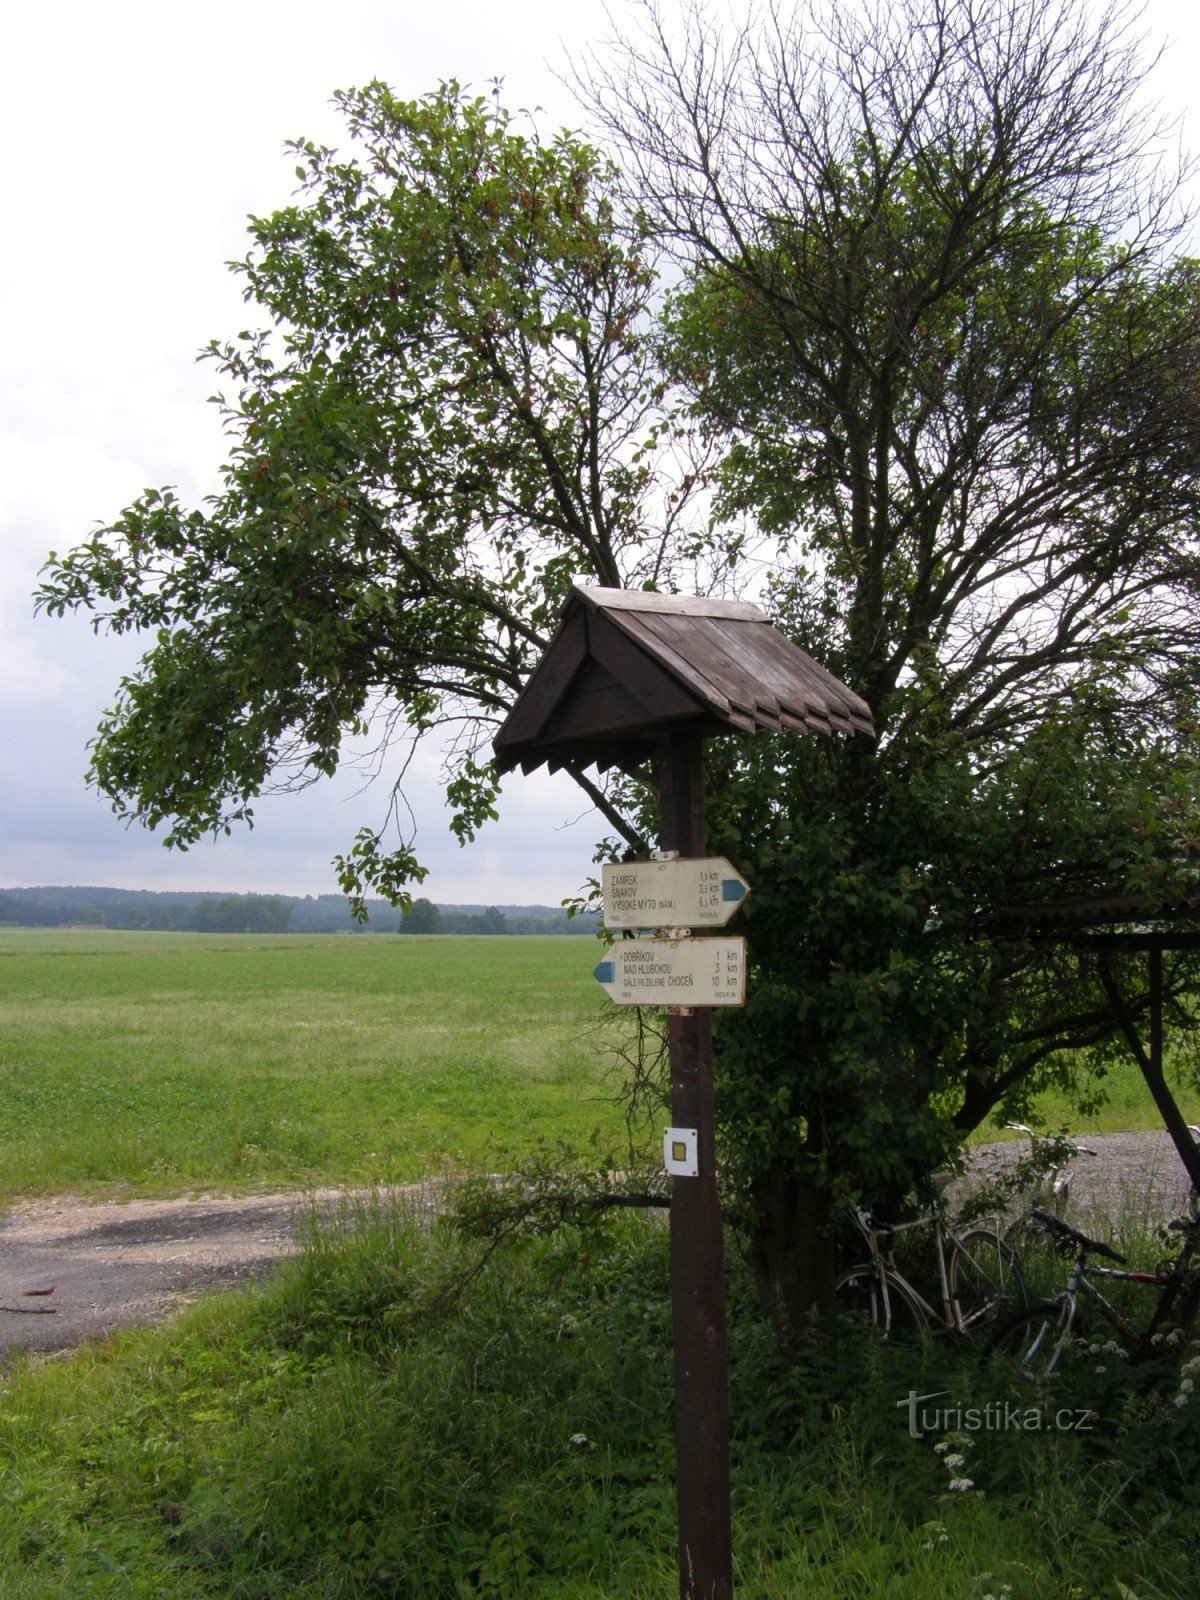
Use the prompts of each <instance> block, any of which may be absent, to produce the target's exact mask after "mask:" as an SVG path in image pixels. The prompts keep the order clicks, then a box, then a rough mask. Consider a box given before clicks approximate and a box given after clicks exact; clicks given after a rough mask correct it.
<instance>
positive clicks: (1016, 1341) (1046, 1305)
mask: <svg viewBox="0 0 1200 1600" xmlns="http://www.w3.org/2000/svg"><path fill="white" fill-rule="evenodd" d="M1072 1310H1073V1308H1072V1305H1071V1302H1070V1301H1069V1300H1066V1299H1063V1300H1047V1301H1045V1302H1043V1303H1042V1304H1041V1305H1036V1306H1030V1307H1029V1308H1028V1310H1025V1311H1019V1312H1017V1313H1016V1314H1015V1315H1014V1316H1011V1317H1004V1318H1002V1319H1001V1320H1000V1322H999V1323H998V1325H997V1326H996V1329H995V1332H994V1333H993V1334H992V1337H991V1339H990V1340H989V1341H988V1346H987V1353H988V1355H989V1356H992V1355H1002V1356H1006V1357H1008V1359H1009V1360H1010V1361H1015V1362H1016V1364H1017V1366H1018V1367H1019V1368H1020V1369H1021V1371H1022V1372H1023V1373H1024V1374H1025V1375H1026V1377H1028V1378H1046V1377H1049V1375H1050V1374H1051V1373H1052V1372H1053V1371H1054V1369H1055V1367H1057V1365H1058V1363H1059V1358H1060V1357H1061V1356H1062V1353H1063V1350H1064V1349H1065V1347H1066V1344H1067V1340H1068V1339H1069V1338H1070V1335H1071V1325H1072V1321H1073V1316H1072Z"/></svg>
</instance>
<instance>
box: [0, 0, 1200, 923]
mask: <svg viewBox="0 0 1200 1600" xmlns="http://www.w3.org/2000/svg"><path fill="white" fill-rule="evenodd" d="M613 9H614V15H615V16H616V17H617V18H620V17H621V15H622V14H623V11H624V6H623V5H622V3H621V0H617V3H616V5H615V6H614V8H613ZM1146 23H1147V27H1148V28H1149V29H1150V31H1151V32H1152V33H1153V34H1154V35H1155V36H1157V37H1160V38H1163V37H1170V38H1171V39H1172V40H1173V41H1174V43H1173V44H1172V46H1171V48H1170V49H1169V51H1168V53H1167V55H1166V57H1165V58H1164V61H1163V64H1162V67H1161V69H1160V71H1159V73H1158V76H1157V84H1156V87H1157V92H1158V94H1159V95H1160V97H1161V98H1162V100H1163V102H1164V104H1166V105H1167V106H1169V107H1171V108H1172V109H1175V110H1178V111H1180V112H1182V113H1185V114H1187V125H1188V126H1189V127H1190V129H1191V137H1190V140H1189V142H1190V144H1191V145H1192V146H1193V147H1194V146H1196V145H1197V144H1200V138H1198V137H1197V133H1196V126H1195V125H1196V122H1197V120H1198V119H1197V118H1196V117H1195V115H1194V114H1192V112H1191V107H1193V106H1195V105H1196V96H1197V89H1196V82H1197V74H1198V72H1200V7H1198V6H1195V5H1194V4H1186V3H1183V0H1150V3H1149V4H1148V5H1147V7H1146ZM608 31H609V26H608V23H607V21H606V18H605V12H604V7H603V5H602V4H600V3H597V0H574V4H573V5H571V6H570V7H568V6H564V5H561V4H552V3H547V0H509V3H508V4H506V5H500V4H495V3H493V4H485V3H483V0H440V3H439V4H437V5H436V6H435V5H430V4H428V3H423V4H416V3H414V0H341V3H340V4H339V5H338V6H336V7H333V6H330V5H328V4H321V5H318V4H316V3H314V0H208V3H207V4H206V5H205V6H204V7H191V8H183V7H176V6H168V5H164V4H163V3H162V0H154V3H143V0H110V3H108V4H107V5H104V6H99V5H96V4H95V3H94V0H91V3H80V0H69V3H61V0H60V3H56V0H42V3H41V4H40V5H39V6H37V7H34V6H22V7H19V8H13V10H12V11H11V12H10V14H9V16H8V18H7V20H6V24H5V30H4V33H5V37H4V49H3V55H2V58H0V148H2V149H3V150H4V152H5V158H6V159H5V219H6V227H5V243H4V249H3V252H2V253H0V283H2V290H3V301H2V303H3V306H4V315H5V321H6V326H5V329H4V336H3V339H2V340H0V369H2V374H3V376H2V380H0V750H2V751H3V773H2V777H3V781H2V782H0V887H11V886H13V885H19V884H25V885H32V884H38V883H88V884H111V885H115V886H123V887H129V888H177V889H184V888H192V889H241V890H255V891H263V892H271V891H274V892H286V893H320V892H327V891H329V890H332V889H334V888H335V887H336V884H335V882H334V878H333V873H332V870H331V868H330V865H329V863H330V860H331V858H332V856H333V855H334V853H335V852H336V851H338V850H339V849H343V848H345V847H346V846H347V845H348V844H349V842H350V840H351V838H352V836H353V834H354V832H355V831H356V829H357V828H358V826H359V825H360V824H361V823H362V822H364V821H375V820H377V818H378V813H379V810H380V807H381V806H382V804H383V796H382V794H379V793H376V794H374V795H372V794H371V793H369V792H368V793H367V794H366V795H362V794H360V793H359V792H358V788H359V786H358V784H357V783H355V782H353V781H349V780H343V779H339V780H335V781H333V782H331V783H329V784H324V785H321V786H319V787H316V788H313V789H310V790H309V791H307V792H306V793H305V794H303V795H293V796H280V797H276V798H268V799H265V800H263V801H262V802H261V803H260V805H259V807H258V819H259V820H258V825H257V826H256V828H255V829H254V831H253V832H252V833H243V834H241V835H239V836H235V837H234V838H232V839H222V840H221V841H220V842H218V843H216V844H212V845H204V846H197V847H196V848H194V849H193V850H191V851H189V852H188V853H187V854H186V855H180V854H178V853H174V852H167V851H165V850H164V849H163V848H162V846H161V845H160V844H159V843H158V842H157V841H156V840H155V839H154V837H153V836H152V835H150V834H147V833H145V832H144V831H142V830H127V829H126V828H124V827H123V826H122V825H121V824H120V823H118V822H117V821H116V819H115V818H113V817H112V815H111V814H110V812H109V810H108V808H107V806H106V805H105V804H104V803H103V802H102V801H100V800H99V799H97V797H96V796H95V795H94V794H92V793H91V792H90V791H88V790H87V789H86V788H85V786H84V782H83V773H84V770H85V767H86V764H87V755H86V748H85V747H86V743H87V740H88V738H89V736H90V734H91V733H92V731H93V730H94V728H95V725H96V723H97V720H98V718H99V716H100V714H101V713H102V711H103V710H104V708H105V707H106V706H107V705H109V704H111V700H112V695H113V690H114V688H115V685H116V682H117V679H118V677H119V676H120V674H121V672H122V671H124V670H128V668H129V667H130V666H131V665H132V663H133V660H134V659H135V654H136V652H135V651H134V650H133V649H132V648H131V646H130V644H129V642H128V641H125V642H121V641H113V640H108V639H104V638H97V637H95V636H93V635H92V633H91V632H90V630H89V629H88V627H87V625H86V624H85V623H82V622H80V621H78V620H75V619H68V620H64V621H52V620H49V619H46V618H39V619H37V620H34V619H33V617H32V607H31V602H30V598H29V596H30V593H31V591H32V589H33V587H34V585H35V583H36V579H37V571H38V568H39V567H40V565H41V563H42V562H43V561H44V560H45V557H46V554H47V552H48V551H50V550H51V549H57V550H59V551H62V550H64V549H65V548H67V547H69V546H70V545H72V544H74V543H77V542H78V541H79V540H80V539H81V538H83V537H86V536H87V533H88V531H89V530H90V529H91V528H92V527H93V526H95V525H96V524H98V523H101V522H103V521H105V520H107V519H109V518H111V517H112V516H113V515H115V514H116V513H117V512H118V511H119V510H120V509H121V508H122V507H123V506H125V505H126V504H127V503H128V502H129V501H130V500H132V499H133V498H134V497H135V496H136V495H137V494H138V493H139V492H140V491H141V490H142V489H143V488H144V487H147V486H149V485H160V484H168V483H169V484H174V485H176V486H177V487H178V489H179V491H180V494H181V496H182V498H183V499H184V501H185V502H188V503H195V502H196V501H198V500H199V499H201V498H202V497H203V496H204V495H205V494H206V493H208V492H210V491H211V489H212V488H213V487H214V484H215V478H216V469H217V466H218V464H219V462H220V459H221V453H222V452H221V437H220V433H219V428H218V424H217V419H216V416H215V412H214V410H213V408H212V407H211V406H208V405H206V404H205V400H206V397H207V395H208V394H209V393H210V392H211V390H212V387H213V372H212V370H211V368H209V367H207V366H205V365H199V366H198V365H197V363H196V360H195V356H196V352H197V351H198V350H199V348H200V347H201V346H202V345H203V344H205V343H206V342H207V341H208V340H209V339H210V338H213V337H218V336H221V337H223V336H226V335H228V334H231V333H234V332H236V331H237V329H238V328H240V327H241V326H243V325H244V323H245V312H244V308H243V306H242V302H241V298H240V293H239V291H238V288H237V285H236V282H235V280H234V279H233V278H232V277H231V276H230V274H229V273H228V272H227V271H225V269H224V267H223V263H224V262H225V261H227V260H229V259H230V258H232V257H236V256H240V255H241V254H243V253H244V248H245V230H244V220H245V217H246V215H247V214H248V213H251V212H260V213H261V212H268V211H271V210H273V209H275V208H276V207H278V206H279V205H281V204H284V203H286V202H287V200H288V198H289V196H290V193H291V190H292V188H293V186H294V179H293V167H294V165H295V163H294V161H290V160H288V159H287V158H286V157H285V156H284V154H283V150H282V146H283V142H284V140H285V139H288V138H291V137H297V136H300V135H304V136H309V137H313V138H316V139H323V140H326V141H328V142H331V143H336V142H338V140H339V137H340V132H341V130H340V125H339V123H338V120H337V118H336V116H335V115H334V113H333V112H332V110H331V108H330V106H329V97H330V94H331V93H332V91H333V90H334V89H337V88H345V87H350V86H352V85H356V84H361V83H365V82H367V81H368V80H369V79H371V78H374V77H379V78H383V79H385V80H386V81H387V82H389V83H390V84H391V85H392V86H393V87H394V88H395V89H396V90H397V91H399V92H400V93H402V94H404V95H407V96H416V95H419V94H422V93H424V92H426V91H427V90H429V89H431V88H433V87H435V86H436V84H437V83H438V81H439V80H441V79H444V78H449V77H457V78H458V79H459V80H460V81H463V82H466V83H470V84H472V85H474V86H477V87H478V88H480V90H484V89H486V88H487V86H488V83H489V81H490V80H491V79H493V78H496V77H500V78H503V79H504V85H505V87H504V95H505V100H506V103H507V104H508V105H510V106H541V107H543V108H544V109H545V117H544V119H540V120H543V121H544V123H546V124H549V125H552V126H558V125H561V124H563V123H569V122H573V121H575V120H576V118H575V115H574V111H573V107H572V103H571V100H570V97H569V95H568V94H567V92H566V91H565V90H564V89H563V88H562V86H561V85H560V84H559V82H558V81H557V78H556V72H558V71H560V70H561V69H562V67H563V63H564V59H565V49H567V48H569V49H574V50H578V49H579V48H580V47H581V46H583V45H585V44H586V43H587V42H588V41H589V40H595V39H600V38H602V37H603V36H604V35H605V34H606V33H607V32H608ZM1198 109H1200V108H1198ZM506 797H507V803H506V805H505V808H504V815H503V817H502V820H501V822H500V823H499V824H494V825H492V826H491V827H490V828H489V829H487V830H486V831H485V832H484V834H483V835H481V838H480V840H479V841H478V842H477V843H476V844H475V845H474V846H472V847H470V848H469V849H466V850H460V849H459V847H458V846H457V844H456V843H455V842H454V840H453V839H452V838H451V837H450V835H449V834H448V832H447V830H446V826H445V817H444V814H443V812H442V810H441V806H440V793H439V786H438V775H437V762H436V760H435V759H434V758H433V757H432V756H431V757H430V758H429V759H428V760H426V761H425V762H424V763H423V764H421V765H420V768H419V770H417V771H416V773H415V780H414V782H413V784H412V785H411V790H410V798H411V799H412V800H413V802H414V807H415V810H416V813H417V820H418V824H419V828H420V838H421V845H422V850H423V857H424V859H425V860H426V861H427V862H428V864H429V865H430V867H431V869H432V871H431V876H430V878H429V880H428V882H427V883H426V885H425V888H424V890H423V891H422V892H423V893H427V894H429V895H431V896H432V897H433V898H434V899H436V900H440V901H443V902H468V901H471V902H474V901H482V902H497V903H511V902H551V903H552V902H554V901H557V900H558V899H560V898H561V897H562V896H563V895H565V894H570V893H573V892H574V891H575V889H576V888H577V887H578V885H579V884H580V883H581V881H582V880H583V879H584V878H585V877H586V876H588V874H589V871H590V860H591V851H592V845H593V843H594V841H595V838H596V837H597V836H598V835H599V833H601V832H602V831H603V829H602V827H601V826H600V824H599V821H598V819H597V817H596V816H595V814H594V813H592V814H586V812H585V805H584V802H583V801H582V799H581V798H580V797H579V795H578V791H576V790H574V788H573V786H572V785H570V783H569V782H567V781H565V780H560V781H559V782H551V781H549V780H545V779H542V780H535V779H523V778H521V777H520V776H519V775H517V776H515V777H513V778H510V780H509V781H508V784H507V786H506ZM568 824H573V825H570V826H568Z"/></svg>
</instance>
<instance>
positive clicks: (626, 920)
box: [602, 856, 750, 929]
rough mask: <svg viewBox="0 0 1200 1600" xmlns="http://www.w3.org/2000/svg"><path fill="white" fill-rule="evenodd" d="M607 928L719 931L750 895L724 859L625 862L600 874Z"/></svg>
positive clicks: (748, 887) (609, 866)
mask: <svg viewBox="0 0 1200 1600" xmlns="http://www.w3.org/2000/svg"><path fill="white" fill-rule="evenodd" d="M602 879H603V891H604V926H605V927H606V928H613V929H619V928H723V927H724V926H725V924H726V923H727V922H728V921H729V919H730V917H731V916H732V915H733V913H734V912H735V911H736V910H737V908H738V907H739V906H740V905H741V903H742V901H743V900H744V899H745V898H746V895H747V894H748V893H749V891H750V885H749V884H748V883H747V882H746V880H745V878H743V877H742V876H741V874H740V873H738V872H737V871H736V870H735V869H734V868H733V867H731V866H730V864H729V862H728V861H726V860H725V858H724V856H714V857H712V858H710V859H707V860H680V859H678V858H676V859H675V860H672V861H627V862H617V863H610V864H609V865H607V866H605V867H604V869H603V872H602Z"/></svg>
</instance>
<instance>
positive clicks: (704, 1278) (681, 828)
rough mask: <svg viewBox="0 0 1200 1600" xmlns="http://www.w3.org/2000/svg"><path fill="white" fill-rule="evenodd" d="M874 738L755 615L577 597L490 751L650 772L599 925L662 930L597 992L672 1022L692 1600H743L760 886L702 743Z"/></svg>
mask: <svg viewBox="0 0 1200 1600" xmlns="http://www.w3.org/2000/svg"><path fill="white" fill-rule="evenodd" d="M762 729H767V730H773V731H776V732H780V731H783V730H806V729H812V730H815V731H817V732H822V733H830V732H833V731H839V732H844V733H855V732H858V733H865V734H871V733H873V731H874V730H873V728H872V724H871V713H870V711H869V709H868V707H867V706H866V704H865V703H864V702H863V701H862V700H860V699H859V698H858V696H857V695H855V694H853V693H852V691H851V690H849V689H847V688H846V686H845V685H844V684H842V683H839V682H838V680H837V679H836V678H834V677H833V676H832V674H830V673H828V672H826V671H825V669H824V668H823V667H820V666H818V664H817V663H816V662H815V661H813V660H812V658H811V657H810V656H807V655H806V654H805V653H804V651H803V650H800V649H799V648H798V647H797V646H796V645H794V644H792V643H791V641H790V640H788V639H787V638H785V637H784V635H782V634H780V633H778V632H777V631H776V630H775V629H774V628H773V627H772V626H771V625H770V623H769V622H768V620H767V618H766V616H765V615H764V614H763V613H762V612H761V611H760V610H759V609H758V607H757V606H753V605H749V604H747V603H746V602H744V601H736V600H711V599H707V598H706V597H703V596H691V595H658V594H650V593H642V592H637V591H628V590H623V589H582V588H577V589H576V590H575V591H574V593H573V594H572V596H571V599H570V600H569V601H568V602H567V605H566V607H565V608H564V611H563V615H562V620H561V622H560V625H559V629H558V632H557V633H556V635H555V637H554V639H553V640H552V641H551V644H550V646H549V648H548V649H547V651H546V653H545V655H544V656H543V658H542V660H541V662H540V663H539V664H538V666H537V667H536V668H535V670H534V672H533V674H532V675H531V677H530V679H529V681H528V683H527V684H526V686H525V688H524V689H523V690H522V692H521V695H520V697H519V699H518V700H517V703H516V705H515V706H514V707H513V709H512V711H511V712H510V714H509V717H508V720H507V721H506V722H505V724H504V726H503V727H502V728H501V730H500V732H499V734H498V735H497V737H496V741H495V746H494V749H495V756H496V766H497V768H498V769H499V770H500V771H501V772H504V771H507V770H509V769H510V768H512V767H516V766H520V767H521V768H522V769H523V770H524V771H526V772H532V771H534V770H535V769H536V768H537V767H539V766H541V765H543V764H546V765H549V766H550V767H551V769H552V770H553V769H554V768H556V767H568V768H570V767H576V768H581V767H583V766H589V765H593V764H594V765H596V766H598V767H600V768H601V769H602V770H604V769H607V768H609V767H614V766H618V767H623V768H625V769H626V770H627V771H630V772H644V770H645V768H646V766H647V765H648V764H652V768H653V773H654V783H655V788H656V789H657V792H658V801H659V812H660V822H661V826H660V859H658V860H654V861H641V862H634V863H630V864H628V865H625V864H622V865H621V866H614V867H612V868H606V869H605V879H604V920H605V925H606V927H608V928H610V929H613V930H637V929H644V928H650V929H658V930H659V937H657V938H654V939H635V940H623V941H620V942H618V943H616V944H614V945H613V947H612V949H611V951H610V952H609V954H608V956H607V957H606V958H605V959H604V960H602V961H601V962H600V964H599V966H598V967H597V969H596V977H597V979H598V980H599V981H600V982H601V983H602V984H603V985H604V987H605V988H606V989H607V990H608V992H609V993H610V994H611V996H612V998H613V999H614V1000H615V1001H616V1002H617V1003H618V1004H621V1005H665V1006H666V1007H667V1019H668V1020H667V1038H668V1048H669V1052H670V1063H671V1120H672V1124H673V1125H672V1127H670V1128H669V1129H667V1132H666V1136H665V1138H664V1147H663V1157H664V1163H665V1165H666V1167H667V1170H668V1171H669V1172H670V1174H671V1311H672V1322H673V1327H674V1341H675V1474H676V1499H677V1504H678V1513H679V1519H678V1520H679V1594H680V1600H732V1594H733V1551H732V1540H731V1516H730V1496H729V1402H728V1386H727V1381H726V1353H725V1256H724V1244H723V1239H722V1228H721V1206H720V1199H719V1195H718V1191H717V1165H716V1130H715V1113H714V1102H713V1044H712V1008H713V1007H714V1006H722V1005H726V1006H727V1005H741V1004H742V1003H743V1000H744V998H745V983H746V971H745V967H746V959H745V944H744V941H743V940H741V939H716V938H709V939H693V938H690V937H687V936H686V935H687V933H688V932H689V931H690V930H693V929H704V928H715V927H723V926H724V924H725V923H726V922H727V921H728V919H729V917H730V916H732V915H733V913H734V911H736V910H737V907H738V905H739V904H740V903H741V901H742V899H743V897H744V896H745V894H746V892H747V888H748V885H747V884H746V883H745V881H744V880H743V879H742V878H741V877H740V876H739V875H738V873H737V872H736V871H735V870H734V869H733V868H732V867H731V866H730V864H729V863H728V862H727V861H725V860H724V859H721V858H718V859H716V860H707V859H705V845H706V838H705V835H706V829H705V817H704V786H703V768H702V763H701V754H702V745H703V740H704V739H705V738H707V737H710V736H712V735H714V734H726V733H731V732H735V731H738V732H742V733H753V732H755V731H757V730H762Z"/></svg>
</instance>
